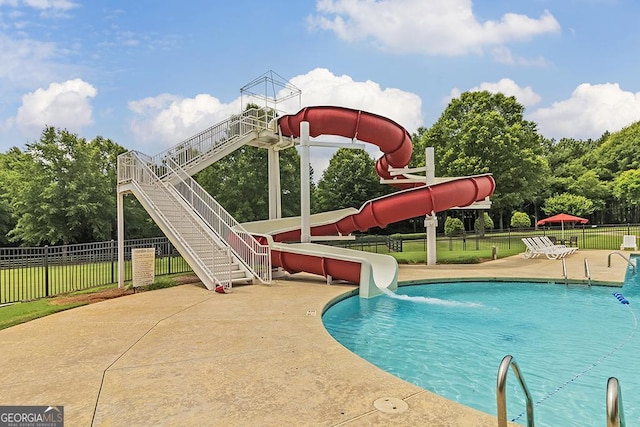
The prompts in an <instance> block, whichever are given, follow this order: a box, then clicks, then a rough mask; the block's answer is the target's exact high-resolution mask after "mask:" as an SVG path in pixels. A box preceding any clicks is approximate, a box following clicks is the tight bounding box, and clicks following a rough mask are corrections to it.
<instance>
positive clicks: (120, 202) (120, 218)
mask: <svg viewBox="0 0 640 427" xmlns="http://www.w3.org/2000/svg"><path fill="white" fill-rule="evenodd" d="M116 209H117V211H118V212H117V215H118V288H120V289H122V288H124V193H121V192H120V191H118V198H117V207H116Z"/></svg>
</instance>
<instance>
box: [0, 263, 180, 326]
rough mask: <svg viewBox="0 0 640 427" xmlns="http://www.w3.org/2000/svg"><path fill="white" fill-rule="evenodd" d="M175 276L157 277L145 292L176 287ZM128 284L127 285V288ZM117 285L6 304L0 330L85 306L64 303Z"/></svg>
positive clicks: (0, 310)
mask: <svg viewBox="0 0 640 427" xmlns="http://www.w3.org/2000/svg"><path fill="white" fill-rule="evenodd" d="M176 276H177V275H172V276H160V277H157V278H156V280H155V281H154V282H153V284H151V285H149V286H145V290H154V289H162V288H168V287H172V286H176V284H177V281H176V279H175V277H176ZM128 286H130V284H129V283H128V284H127V287H128ZM116 289H117V285H115V284H111V285H105V286H96V287H93V288H89V289H83V290H81V291H77V292H70V293H67V294H62V295H59V296H56V297H50V298H42V299H38V300H35V301H27V302H18V303H14V304H8V305H5V306H1V307H0V329H5V328H9V327H11V326H15V325H18V324H20V323H24V322H28V321H30V320H34V319H38V318H40V317H44V316H48V315H50V314H54V313H57V312H60V311H64V310H68V309H70V308H75V307H80V306H83V305H87V304H88V303H89V302H88V301H87V300H82V301H74V302H65V300H67V299H73V297H77V296H81V295H88V294H96V293H98V292H102V291H109V290H116Z"/></svg>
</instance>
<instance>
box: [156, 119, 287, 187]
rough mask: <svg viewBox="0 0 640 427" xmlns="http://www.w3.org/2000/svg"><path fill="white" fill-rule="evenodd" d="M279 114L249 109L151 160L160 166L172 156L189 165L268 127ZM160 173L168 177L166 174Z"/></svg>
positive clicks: (182, 163) (178, 161)
mask: <svg viewBox="0 0 640 427" xmlns="http://www.w3.org/2000/svg"><path fill="white" fill-rule="evenodd" d="M275 117H276V112H275V111H272V110H266V111H265V110H264V109H253V108H252V109H249V110H246V111H244V112H242V113H241V114H238V115H236V116H232V117H231V118H229V119H227V120H225V121H223V122H220V123H218V124H216V125H214V126H212V127H210V128H208V129H206V130H204V131H202V132H200V133H198V134H196V135H194V136H192V137H191V138H188V139H186V140H184V141H182V142H181V143H179V144H178V145H176V146H174V147H172V148H169V149H168V150H165V151H163V152H161V153H158V154H156V155H155V156H153V157H150V161H151V163H153V164H155V165H158V166H160V165H162V164H163V163H164V161H165V160H166V159H168V158H170V159H173V161H175V162H176V163H177V164H178V165H179V166H180V167H181V168H183V169H188V168H189V165H191V164H192V163H194V162H196V161H197V160H198V159H200V158H202V157H207V156H209V155H210V154H211V153H212V152H216V151H218V150H220V149H221V148H223V147H224V146H226V145H229V144H231V143H233V142H234V141H236V140H238V139H239V138H242V137H243V136H246V135H248V134H249V133H251V132H253V131H261V130H265V129H267V127H268V125H269V122H270V121H271V120H272V119H274V118H275ZM165 173H166V171H165ZM158 176H159V177H160V178H163V179H164V178H166V177H165V175H164V174H159V175H158Z"/></svg>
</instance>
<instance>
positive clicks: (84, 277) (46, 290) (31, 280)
mask: <svg viewBox="0 0 640 427" xmlns="http://www.w3.org/2000/svg"><path fill="white" fill-rule="evenodd" d="M155 263H156V265H155V271H156V274H157V275H163V274H167V273H169V272H170V271H171V269H170V268H169V258H156V260H155ZM171 266H172V268H173V271H180V272H185V271H188V270H189V269H188V266H187V265H186V261H184V259H183V258H182V257H173V258H172V259H171ZM185 266H186V268H185ZM117 269H118V263H117V262H113V263H112V262H110V261H109V262H101V263H83V264H69V265H49V266H48V267H46V268H45V267H44V266H36V267H25V268H11V269H2V270H0V303H4V302H8V301H29V300H33V299H37V298H42V297H46V296H49V295H57V294H61V293H65V292H73V291H76V290H80V289H87V288H92V287H95V286H101V285H106V284H111V283H115V282H116V281H117V280H118V271H117ZM125 277H126V278H130V277H131V261H125Z"/></svg>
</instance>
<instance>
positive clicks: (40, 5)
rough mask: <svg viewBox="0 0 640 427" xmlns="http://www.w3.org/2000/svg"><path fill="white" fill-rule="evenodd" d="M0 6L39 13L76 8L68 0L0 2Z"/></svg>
mask: <svg viewBox="0 0 640 427" xmlns="http://www.w3.org/2000/svg"><path fill="white" fill-rule="evenodd" d="M0 6H10V7H20V6H25V7H30V8H32V9H36V10H40V11H44V10H57V11H67V10H71V9H74V8H76V7H78V4H77V3H75V2H73V1H70V0H0Z"/></svg>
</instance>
